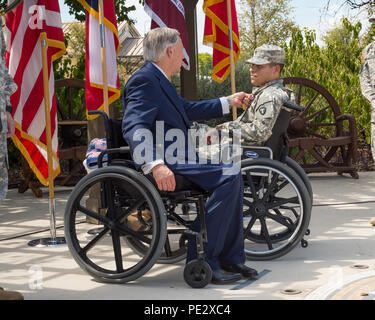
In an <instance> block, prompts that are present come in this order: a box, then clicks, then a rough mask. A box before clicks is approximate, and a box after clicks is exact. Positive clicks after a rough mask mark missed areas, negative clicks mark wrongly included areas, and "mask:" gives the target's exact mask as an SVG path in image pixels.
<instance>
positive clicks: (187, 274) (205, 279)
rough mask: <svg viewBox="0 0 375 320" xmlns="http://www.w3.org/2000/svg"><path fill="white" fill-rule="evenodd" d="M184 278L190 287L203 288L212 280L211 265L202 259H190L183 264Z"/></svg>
mask: <svg viewBox="0 0 375 320" xmlns="http://www.w3.org/2000/svg"><path fill="white" fill-rule="evenodd" d="M184 279H185V282H186V283H187V284H188V285H189V286H190V287H192V288H204V287H205V286H206V285H208V284H209V283H210V282H211V280H212V270H211V267H210V265H209V264H208V263H207V262H206V261H204V260H192V261H190V262H188V263H187V264H186V266H185V269H184Z"/></svg>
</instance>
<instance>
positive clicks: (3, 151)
mask: <svg viewBox="0 0 375 320" xmlns="http://www.w3.org/2000/svg"><path fill="white" fill-rule="evenodd" d="M0 37H1V39H0V41H1V46H2V48H1V53H2V54H1V55H0V120H1V121H0V203H1V202H2V200H3V199H4V198H5V196H6V193H7V189H8V152H7V138H8V137H10V136H11V135H13V134H14V121H13V118H12V110H11V107H10V96H11V95H12V93H13V92H15V91H16V90H17V85H16V84H15V83H14V81H13V78H12V77H11V76H10V75H9V73H8V69H7V67H6V66H5V61H4V56H3V52H4V50H3V45H4V41H3V33H2V31H1V30H0Z"/></svg>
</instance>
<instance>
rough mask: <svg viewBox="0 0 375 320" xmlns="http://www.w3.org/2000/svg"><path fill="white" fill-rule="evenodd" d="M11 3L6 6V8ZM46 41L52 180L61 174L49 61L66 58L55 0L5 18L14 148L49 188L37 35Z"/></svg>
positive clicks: (37, 1)
mask: <svg viewBox="0 0 375 320" xmlns="http://www.w3.org/2000/svg"><path fill="white" fill-rule="evenodd" d="M12 3H13V0H8V5H10V4H12ZM41 33H45V34H46V35H47V45H48V50H47V56H48V75H49V99H50V117H51V135H52V151H53V177H54V178H55V177H56V176H57V175H58V174H59V173H60V166H59V161H58V154H59V151H58V139H57V113H56V96H55V87H54V82H55V80H54V74H53V68H52V61H54V60H56V59H58V58H59V57H61V56H62V55H63V54H64V53H65V44H64V34H63V31H62V23H61V16H60V7H59V3H58V0H24V1H23V2H21V4H19V5H18V6H17V7H16V9H15V10H13V11H11V12H9V13H7V15H6V25H5V28H4V34H5V41H6V47H7V49H6V53H5V60H6V64H7V67H8V69H9V73H10V74H11V75H12V76H13V78H14V81H15V83H16V84H17V86H18V90H17V91H16V92H15V93H14V94H13V95H12V96H11V98H10V101H11V105H12V107H13V117H14V120H15V123H16V132H15V135H14V136H13V138H12V139H13V142H14V143H15V145H16V146H17V148H18V149H19V150H20V151H21V153H22V154H23V156H24V157H25V158H26V160H27V161H28V163H29V165H30V168H31V169H32V170H33V171H34V173H35V175H36V176H37V177H38V179H39V180H40V182H41V183H43V184H44V185H47V184H48V161H47V139H46V121H45V111H44V91H43V72H42V49H41V41H40V35H41Z"/></svg>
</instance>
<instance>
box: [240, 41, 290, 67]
mask: <svg viewBox="0 0 375 320" xmlns="http://www.w3.org/2000/svg"><path fill="white" fill-rule="evenodd" d="M246 63H251V64H258V65H263V64H269V63H277V64H285V51H284V49H283V48H280V47H278V46H275V45H272V44H264V45H262V46H260V47H258V48H256V49H255V51H254V55H253V57H252V58H251V59H249V60H246Z"/></svg>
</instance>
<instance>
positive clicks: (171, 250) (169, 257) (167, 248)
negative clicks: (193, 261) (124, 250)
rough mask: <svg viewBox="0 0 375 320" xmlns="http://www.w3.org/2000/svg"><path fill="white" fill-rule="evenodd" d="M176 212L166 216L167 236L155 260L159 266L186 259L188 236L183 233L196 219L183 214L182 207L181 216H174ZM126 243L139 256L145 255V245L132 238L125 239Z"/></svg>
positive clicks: (189, 214) (191, 214)
mask: <svg viewBox="0 0 375 320" xmlns="http://www.w3.org/2000/svg"><path fill="white" fill-rule="evenodd" d="M177 210H180V208H175V209H174V210H172V211H174V213H173V215H172V214H170V213H169V214H167V236H166V240H165V244H164V247H163V251H162V253H161V255H160V257H159V259H158V260H157V262H158V263H161V264H173V263H177V262H180V261H181V260H184V259H185V258H186V253H187V245H188V236H187V235H186V234H185V233H184V231H185V230H186V229H189V227H190V224H191V223H192V221H194V219H195V218H196V213H188V214H184V213H186V211H185V212H184V209H183V207H181V211H182V213H183V215H182V216H180V215H178V214H176V213H175V212H177ZM126 241H127V243H128V244H129V246H130V247H131V248H132V249H133V250H134V251H135V252H136V253H137V254H139V255H140V256H143V255H144V253H145V250H146V248H145V245H144V244H143V243H142V242H141V241H139V240H138V239H136V238H134V237H127V238H126Z"/></svg>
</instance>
